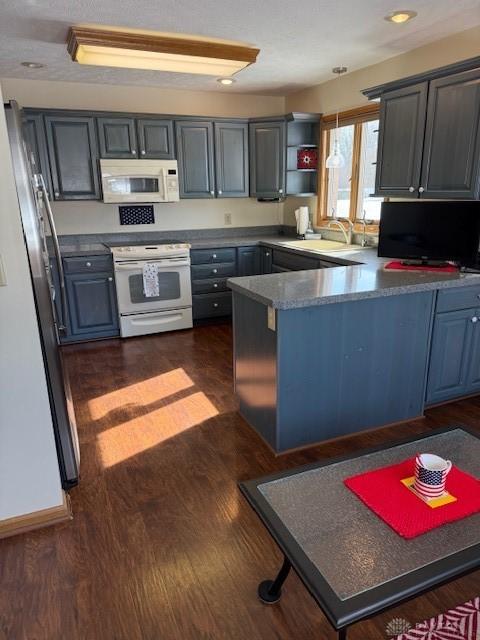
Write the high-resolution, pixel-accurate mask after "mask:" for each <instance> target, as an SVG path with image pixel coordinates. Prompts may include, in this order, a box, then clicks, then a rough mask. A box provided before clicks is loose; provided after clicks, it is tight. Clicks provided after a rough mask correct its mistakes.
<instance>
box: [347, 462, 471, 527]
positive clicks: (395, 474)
mask: <svg viewBox="0 0 480 640" xmlns="http://www.w3.org/2000/svg"><path fill="white" fill-rule="evenodd" d="M414 473H415V458H411V459H410V460H405V461H404V462H401V463H400V464H394V465H391V466H389V467H382V468H381V469H376V470H375V471H367V472H366V473H362V474H360V475H357V476H352V477H351V478H347V479H346V480H344V483H345V485H346V486H347V487H348V488H349V489H350V490H351V491H353V493H355V494H356V495H357V496H358V497H359V498H360V500H362V502H364V503H365V504H366V505H367V507H369V508H370V509H371V510H372V511H373V512H374V513H376V514H377V516H379V517H380V518H381V519H382V520H383V521H384V522H386V523H387V524H388V525H389V526H390V527H391V528H392V529H393V530H394V531H396V532H397V533H398V534H399V535H401V536H402V537H403V538H408V539H409V538H416V537H417V536H419V535H422V534H423V533H426V532H427V531H431V530H432V529H436V528H437V527H440V526H442V525H444V524H447V523H449V522H455V521H456V520H461V519H462V518H466V517H467V516H471V515H473V514H474V513H477V512H478V511H480V481H479V480H477V478H474V477H473V476H471V475H469V474H468V473H465V472H464V471H460V469H457V468H456V467H453V468H452V470H451V471H450V473H449V474H448V478H447V490H448V491H449V492H450V493H452V494H453V495H454V496H456V498H457V501H456V502H452V503H451V504H446V505H444V506H442V507H438V508H437V509H431V508H430V507H429V506H428V504H425V502H423V501H422V500H420V499H419V498H418V497H417V496H416V495H415V494H414V493H412V491H410V489H408V488H407V487H406V486H405V485H403V484H402V482H401V481H402V479H403V478H406V477H408V476H412V475H414Z"/></svg>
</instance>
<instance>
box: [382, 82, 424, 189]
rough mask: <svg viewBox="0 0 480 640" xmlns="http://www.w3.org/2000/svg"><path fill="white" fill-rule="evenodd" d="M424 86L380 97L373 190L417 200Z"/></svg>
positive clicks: (421, 84) (419, 85) (422, 130)
mask: <svg viewBox="0 0 480 640" xmlns="http://www.w3.org/2000/svg"><path fill="white" fill-rule="evenodd" d="M427 94H428V83H427V82H422V83H420V84H416V85H413V86H411V87H406V88H403V89H398V90H396V91H389V92H387V93H385V94H383V95H382V104H381V108H380V130H379V137H378V151H377V173H376V184H375V191H376V195H378V196H388V195H398V196H402V197H413V198H417V197H418V188H419V186H420V171H421V166H422V150H423V135H424V129H425V117H426V111H427Z"/></svg>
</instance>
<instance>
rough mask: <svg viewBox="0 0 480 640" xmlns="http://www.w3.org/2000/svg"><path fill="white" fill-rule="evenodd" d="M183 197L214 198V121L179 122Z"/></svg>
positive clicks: (178, 139) (181, 192) (179, 161)
mask: <svg viewBox="0 0 480 640" xmlns="http://www.w3.org/2000/svg"><path fill="white" fill-rule="evenodd" d="M176 134H177V159H178V172H179V177H180V197H181V198H214V197H215V182H214V162H213V158H214V156H213V123H212V122H205V121H201V120H198V121H180V122H177V123H176Z"/></svg>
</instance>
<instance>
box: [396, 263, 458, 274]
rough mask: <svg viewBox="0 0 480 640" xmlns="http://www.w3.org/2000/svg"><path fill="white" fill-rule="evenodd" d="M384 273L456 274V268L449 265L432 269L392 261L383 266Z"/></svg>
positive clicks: (425, 266)
mask: <svg viewBox="0 0 480 640" xmlns="http://www.w3.org/2000/svg"><path fill="white" fill-rule="evenodd" d="M383 268H384V269H385V270H386V271H431V272H433V273H457V272H458V270H459V269H458V267H456V266H455V265H453V264H449V265H447V266H446V267H433V266H431V265H421V264H402V262H400V260H392V262H387V263H386V264H384V265H383Z"/></svg>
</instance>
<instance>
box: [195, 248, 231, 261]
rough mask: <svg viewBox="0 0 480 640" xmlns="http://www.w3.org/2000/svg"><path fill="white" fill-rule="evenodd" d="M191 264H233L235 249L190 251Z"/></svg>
mask: <svg viewBox="0 0 480 640" xmlns="http://www.w3.org/2000/svg"><path fill="white" fill-rule="evenodd" d="M190 259H191V261H192V264H211V263H212V262H235V249H231V248H227V249H192V251H190Z"/></svg>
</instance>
